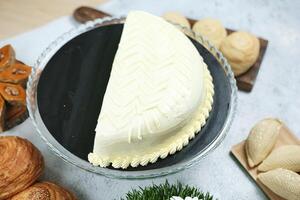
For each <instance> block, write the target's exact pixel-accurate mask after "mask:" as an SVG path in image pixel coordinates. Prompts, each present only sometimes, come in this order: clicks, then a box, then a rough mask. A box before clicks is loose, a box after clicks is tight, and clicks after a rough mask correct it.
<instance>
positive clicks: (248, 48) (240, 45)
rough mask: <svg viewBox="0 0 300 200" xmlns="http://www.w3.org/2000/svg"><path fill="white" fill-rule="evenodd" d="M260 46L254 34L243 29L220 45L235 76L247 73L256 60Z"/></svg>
mask: <svg viewBox="0 0 300 200" xmlns="http://www.w3.org/2000/svg"><path fill="white" fill-rule="evenodd" d="M259 48H260V45H259V40H258V39H257V38H256V37H255V36H254V35H252V34H250V33H247V32H242V31H237V32H234V33H232V34H230V35H229V36H227V37H226V38H225V39H224V40H223V41H222V43H221V46H220V50H221V52H222V53H223V54H224V56H225V57H226V58H227V60H228V62H229V63H230V65H231V67H232V70H233V72H234V75H235V76H238V75H241V74H243V73H245V72H246V71H247V70H248V69H249V68H250V67H251V66H252V65H253V64H254V63H255V62H256V60H257V58H258V55H259Z"/></svg>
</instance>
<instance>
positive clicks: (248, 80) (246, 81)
mask: <svg viewBox="0 0 300 200" xmlns="http://www.w3.org/2000/svg"><path fill="white" fill-rule="evenodd" d="M188 20H189V22H190V24H191V25H192V26H193V25H194V24H195V23H196V21H197V20H194V19H190V18H188ZM226 30H227V34H228V35H229V34H230V33H233V32H235V30H232V29H228V28H226ZM258 39H259V43H260V49H259V55H258V58H257V60H256V62H255V63H254V64H253V65H252V66H251V67H250V69H249V70H248V71H246V72H245V73H244V74H241V75H239V76H238V77H236V81H237V87H238V88H239V90H243V91H245V92H251V90H252V88H253V87H254V84H255V81H256V78H257V75H258V72H259V69H260V67H261V63H262V61H263V58H264V55H265V53H266V50H267V46H268V40H266V39H263V38H261V37H258Z"/></svg>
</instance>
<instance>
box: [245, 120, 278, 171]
mask: <svg viewBox="0 0 300 200" xmlns="http://www.w3.org/2000/svg"><path fill="white" fill-rule="evenodd" d="M281 126H282V123H281V122H280V121H279V120H278V119H271V118H270V119H264V120H262V121H260V122H258V123H257V124H256V125H255V126H254V127H253V128H252V129H251V131H250V134H249V136H248V138H247V140H246V143H245V151H246V155H247V160H248V164H249V166H250V167H254V166H256V165H258V164H259V163H260V162H262V161H263V160H264V159H265V158H266V157H267V156H268V154H269V153H270V152H271V150H272V149H273V147H274V145H275V143H276V140H277V137H278V134H279V130H280V128H281Z"/></svg>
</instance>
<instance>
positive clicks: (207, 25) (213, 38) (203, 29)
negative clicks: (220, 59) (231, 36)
mask: <svg viewBox="0 0 300 200" xmlns="http://www.w3.org/2000/svg"><path fill="white" fill-rule="evenodd" d="M193 31H194V32H195V33H198V34H201V35H203V36H205V37H206V38H207V39H208V40H209V41H210V42H211V43H212V44H214V45H215V46H216V47H217V48H219V47H220V45H221V42H222V41H223V40H224V39H225V38H226V36H227V31H226V29H225V28H224V26H223V25H222V24H221V22H220V21H219V20H215V19H202V20H199V21H197V22H196V23H195V24H194V26H193Z"/></svg>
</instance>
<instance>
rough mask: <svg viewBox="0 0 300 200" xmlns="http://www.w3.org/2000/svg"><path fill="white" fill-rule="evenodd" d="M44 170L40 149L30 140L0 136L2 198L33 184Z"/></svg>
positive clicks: (0, 188)
mask: <svg viewBox="0 0 300 200" xmlns="http://www.w3.org/2000/svg"><path fill="white" fill-rule="evenodd" d="M43 170H44V160H43V157H42V155H41V153H40V151H39V150H38V149H37V148H36V147H35V146H34V145H33V144H32V143H30V142H29V141H28V140H26V139H22V138H20V137H16V136H1V137H0V200H4V199H7V198H9V197H11V196H13V195H15V194H17V193H19V192H21V191H23V190H24V189H26V188H27V187H29V186H30V185H32V184H33V183H34V182H35V181H36V180H37V179H38V178H39V177H40V175H41V174H42V172H43Z"/></svg>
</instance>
